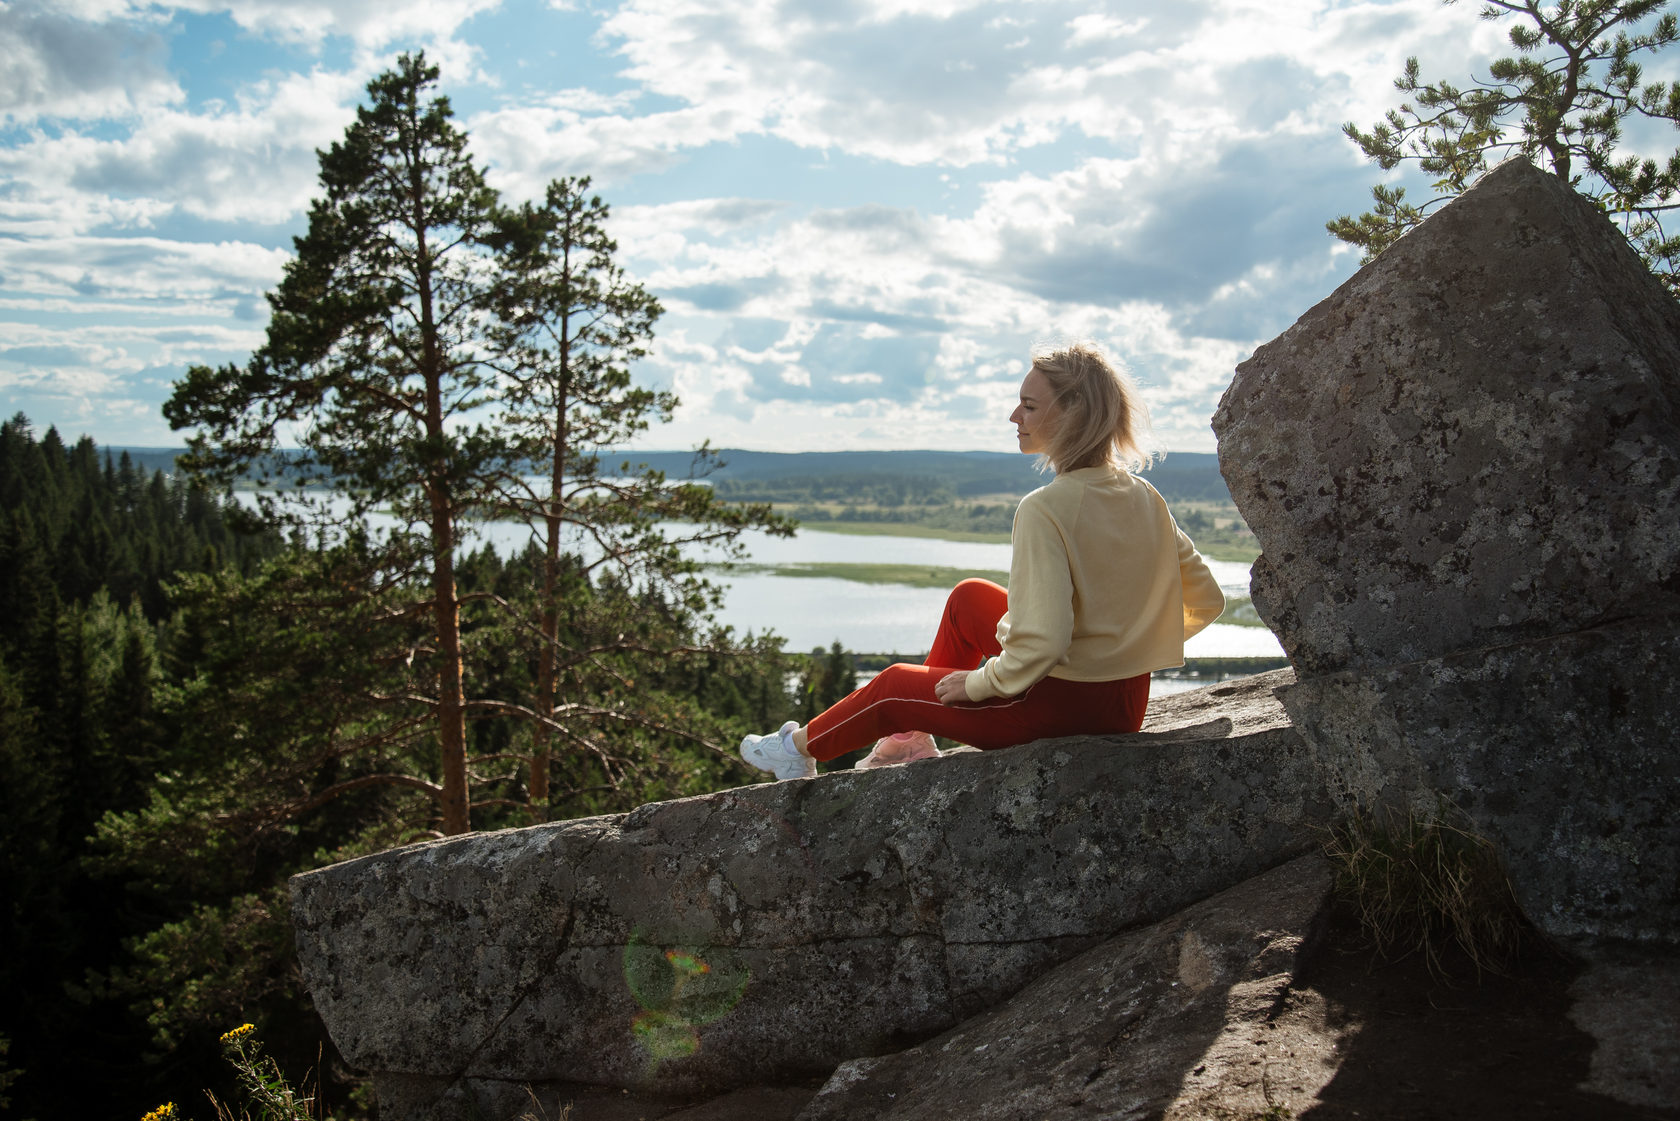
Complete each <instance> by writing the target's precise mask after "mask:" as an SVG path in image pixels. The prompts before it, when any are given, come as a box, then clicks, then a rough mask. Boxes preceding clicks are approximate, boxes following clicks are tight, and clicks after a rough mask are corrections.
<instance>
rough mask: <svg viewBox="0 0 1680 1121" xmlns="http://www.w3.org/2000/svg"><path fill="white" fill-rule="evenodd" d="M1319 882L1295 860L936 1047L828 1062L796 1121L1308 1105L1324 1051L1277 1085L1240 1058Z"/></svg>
mask: <svg viewBox="0 0 1680 1121" xmlns="http://www.w3.org/2000/svg"><path fill="white" fill-rule="evenodd" d="M1330 878H1331V877H1330V869H1329V866H1328V865H1327V864H1326V862H1325V861H1324V859H1323V858H1322V857H1320V856H1303V857H1299V858H1297V859H1296V860H1294V861H1292V862H1290V863H1289V864H1286V865H1283V866H1282V867H1280V868H1277V869H1275V870H1273V871H1271V872H1268V873H1266V874H1265V875H1263V876H1257V877H1256V878H1254V879H1253V880H1250V881H1248V882H1247V883H1244V884H1240V885H1238V886H1237V887H1234V888H1231V889H1230V890H1228V891H1224V892H1221V893H1220V894H1219V895H1216V896H1214V897H1213V898H1211V899H1208V900H1205V901H1204V902H1202V903H1198V904H1196V905H1195V906H1194V907H1190V908H1188V909H1186V910H1185V911H1183V912H1181V913H1179V914H1177V915H1174V916H1173V917H1172V918H1170V919H1168V920H1166V921H1163V922H1161V923H1157V924H1155V925H1152V926H1149V927H1145V928H1143V929H1141V930H1138V931H1135V932H1132V933H1129V934H1126V935H1122V936H1120V937H1118V938H1115V939H1113V940H1111V941H1109V942H1105V943H1104V944H1102V945H1101V946H1098V947H1096V948H1094V949H1091V950H1088V951H1086V952H1085V953H1084V954H1081V955H1080V956H1079V957H1077V958H1075V959H1074V960H1073V961H1071V962H1068V963H1067V964H1065V965H1062V966H1059V967H1057V968H1056V969H1055V970H1053V971H1052V972H1050V973H1048V974H1046V975H1045V976H1044V977H1042V978H1040V979H1039V980H1037V981H1035V982H1034V983H1033V984H1032V985H1030V986H1029V987H1028V988H1026V989H1025V990H1023V991H1022V992H1021V993H1020V994H1018V995H1017V996H1015V997H1013V998H1011V999H1010V1000H1009V1001H1008V1002H1007V1003H1005V1004H1003V1005H1001V1006H1000V1007H998V1008H996V1009H994V1010H992V1011H989V1012H987V1013H985V1014H984V1015H982V1016H977V1017H975V1018H974V1019H973V1020H970V1021H969V1022H967V1023H965V1024H963V1025H961V1026H960V1027H958V1028H956V1029H955V1030H953V1031H950V1032H947V1033H945V1034H944V1035H941V1036H939V1037H938V1038H936V1039H932V1040H929V1041H928V1042H927V1043H924V1044H922V1045H920V1046H918V1047H915V1048H912V1049H910V1050H908V1051H904V1052H901V1053H899V1054H896V1055H890V1056H885V1057H882V1058H868V1059H854V1060H852V1061H851V1062H848V1063H845V1064H842V1065H841V1067H840V1068H839V1069H838V1070H836V1071H835V1072H834V1076H833V1077H832V1078H830V1079H829V1081H828V1083H827V1084H826V1085H825V1086H824V1087H823V1089H822V1092H821V1093H819V1094H818V1095H817V1097H816V1098H815V1100H814V1101H812V1103H811V1104H810V1106H809V1107H808V1108H806V1109H805V1110H804V1111H803V1112H801V1113H800V1114H799V1121H1019V1119H1022V1118H1029V1117H1030V1118H1068V1119H1070V1121H1072V1119H1075V1118H1105V1119H1109V1121H1122V1119H1137V1121H1143V1119H1146V1118H1157V1117H1160V1116H1162V1114H1163V1112H1165V1111H1166V1110H1167V1109H1168V1108H1169V1107H1170V1106H1172V1105H1173V1104H1174V1103H1175V1102H1176V1103H1180V1104H1181V1105H1184V1106H1193V1105H1194V1104H1196V1103H1197V1102H1198V1101H1200V1100H1201V1099H1203V1098H1204V1096H1205V1097H1206V1098H1209V1099H1211V1100H1212V1102H1215V1103H1217V1105H1218V1107H1220V1108H1218V1109H1207V1110H1205V1111H1203V1110H1196V1109H1190V1108H1186V1109H1184V1111H1183V1113H1182V1114H1181V1115H1185V1116H1198V1117H1209V1116H1248V1117H1261V1116H1264V1115H1265V1114H1266V1112H1267V1110H1268V1108H1270V1106H1271V1104H1272V1102H1273V1101H1275V1100H1276V1099H1278V1098H1283V1099H1285V1100H1288V1101H1290V1102H1291V1103H1292V1104H1294V1103H1300V1102H1304V1101H1311V1100H1312V1098H1313V1096H1314V1095H1315V1094H1316V1093H1317V1091H1318V1090H1319V1088H1320V1087H1322V1086H1323V1085H1324V1084H1325V1083H1327V1082H1328V1081H1330V1078H1331V1076H1332V1075H1334V1074H1335V1071H1336V1050H1335V1046H1334V1042H1333V1041H1326V1044H1327V1045H1326V1046H1323V1047H1321V1048H1318V1049H1316V1050H1315V1052H1314V1053H1313V1054H1312V1055H1311V1056H1302V1057H1300V1058H1299V1059H1297V1061H1295V1062H1294V1063H1292V1064H1291V1067H1290V1071H1289V1077H1287V1078H1280V1077H1279V1075H1278V1072H1276V1071H1275V1070H1274V1071H1270V1072H1268V1070H1267V1069H1266V1067H1265V1066H1262V1065H1261V1064H1258V1063H1256V1062H1255V1060H1256V1058H1263V1059H1266V1060H1268V1061H1269V1062H1270V1061H1275V1060H1276V1056H1273V1055H1270V1054H1266V1053H1265V1052H1263V1051H1262V1052H1258V1053H1257V1052H1256V1049H1255V1048H1256V1044H1261V1039H1260V1038H1257V1037H1260V1036H1263V1035H1264V1030H1263V1029H1264V1028H1265V1026H1266V1025H1267V1022H1268V1021H1269V1020H1270V1019H1271V1018H1272V1017H1273V1016H1274V1015H1275V1014H1276V1012H1277V1009H1278V1006H1279V1004H1280V1003H1281V1002H1282V1001H1283V1000H1284V999H1285V998H1286V997H1287V996H1288V994H1289V991H1290V987H1291V986H1292V984H1293V983H1294V980H1295V976H1296V973H1297V972H1298V970H1299V967H1300V965H1301V964H1302V960H1303V950H1308V949H1310V948H1311V939H1312V937H1313V936H1314V934H1315V933H1316V932H1317V930H1318V929H1319V927H1320V925H1321V920H1322V914H1323V905H1324V903H1325V900H1326V898H1327V896H1328V895H1329V890H1330ZM1261 1045H1262V1046H1263V1044H1261ZM1268 1073H1270V1074H1271V1076H1272V1078H1271V1081H1270V1084H1268V1079H1267V1075H1268ZM1202 1104H1204V1105H1206V1104H1208V1103H1207V1102H1203V1103H1202Z"/></svg>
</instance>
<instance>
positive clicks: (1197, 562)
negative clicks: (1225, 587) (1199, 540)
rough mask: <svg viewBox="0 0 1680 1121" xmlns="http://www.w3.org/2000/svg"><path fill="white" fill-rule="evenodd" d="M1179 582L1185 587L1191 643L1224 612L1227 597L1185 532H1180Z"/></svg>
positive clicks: (1186, 625)
mask: <svg viewBox="0 0 1680 1121" xmlns="http://www.w3.org/2000/svg"><path fill="white" fill-rule="evenodd" d="M1178 578H1179V581H1180V582H1181V583H1182V584H1183V585H1184V637H1185V639H1186V640H1188V639H1189V638H1190V636H1191V635H1193V634H1196V633H1197V632H1199V631H1200V630H1201V629H1202V628H1204V627H1206V626H1207V625H1208V624H1209V623H1211V622H1213V621H1214V620H1215V619H1217V618H1219V616H1220V614H1221V613H1223V612H1224V610H1225V593H1224V592H1222V591H1220V590H1219V581H1218V580H1217V579H1215V578H1214V575H1213V572H1212V571H1211V570H1210V569H1209V568H1208V566H1207V562H1206V561H1204V560H1202V554H1200V553H1198V552H1197V551H1196V545H1195V543H1194V542H1192V541H1191V540H1190V538H1189V537H1188V536H1187V535H1186V534H1185V532H1184V531H1183V530H1182V529H1180V530H1179V531H1178Z"/></svg>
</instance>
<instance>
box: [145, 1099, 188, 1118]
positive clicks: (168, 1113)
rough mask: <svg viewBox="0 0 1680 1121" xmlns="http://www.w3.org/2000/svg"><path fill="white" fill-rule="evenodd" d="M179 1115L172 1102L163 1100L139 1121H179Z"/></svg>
mask: <svg viewBox="0 0 1680 1121" xmlns="http://www.w3.org/2000/svg"><path fill="white" fill-rule="evenodd" d="M180 1116H181V1115H180V1114H179V1113H176V1112H175V1103H174V1102H164V1103H163V1104H162V1105H160V1106H158V1107H157V1108H156V1109H154V1110H152V1111H151V1112H150V1113H148V1114H146V1116H144V1117H142V1118H141V1119H140V1121H179V1119H180Z"/></svg>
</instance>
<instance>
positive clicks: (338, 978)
mask: <svg viewBox="0 0 1680 1121" xmlns="http://www.w3.org/2000/svg"><path fill="white" fill-rule="evenodd" d="M1290 680H1291V675H1290V673H1289V671H1287V670H1285V671H1277V672H1274V673H1271V674H1262V675H1257V676H1255V677H1252V678H1247V679H1244V680H1243V681H1240V682H1232V683H1229V684H1228V685H1224V686H1219V687H1213V688H1209V689H1204V690H1199V691H1196V692H1193V693H1187V694H1180V695H1179V696H1177V697H1168V698H1163V699H1161V700H1160V701H1159V702H1158V703H1157V704H1155V705H1154V706H1152V713H1151V720H1150V723H1149V724H1148V725H1146V726H1147V727H1148V728H1149V729H1150V730H1149V731H1147V732H1143V733H1139V734H1137V735H1134V736H1127V737H1108V738H1075V739H1062V740H1051V741H1041V742H1038V743H1034V744H1028V745H1024V746H1022V747H1018V748H1013V749H1010V750H1006V751H1001V752H987V753H983V754H970V755H955V756H951V757H948V758H945V759H941V760H937V761H934V760H930V761H926V762H922V763H917V764H911V765H908V766H902V767H894V768H887V769H883V770H878V771H869V772H837V773H833V774H829V775H824V776H822V777H820V778H817V779H815V780H810V781H799V782H784V783H775V784H766V785H760V786H752V787H746V788H742V789H738V790H731V791H724V792H720V793H717V794H711V795H706V796H703V797H697V798H690V799H685V800H681V801H675V802H666V803H659V804H655V805H650V806H644V807H642V808H640V809H638V810H635V811H634V812H632V813H628V814H623V815H617V816H612V817H601V818H591V819H585V820H581V821H573V822H565V823H559V824H554V825H548V826H536V827H531V828H528V829H519V830H508V831H505V832H500V833H489V834H474V835H469V836H465V837H460V838H453V839H450V840H447V841H439V842H432V843H427V844H422V845H414V846H409V847H406V848H402V849H396V850H392V851H390V852H385V853H380V854H377V855H373V856H369V857H365V858H362V859H359V860H354V861H348V862H345V863H343V864H338V865H334V866H332V867H329V868H324V869H320V870H317V871H314V872H309V873H305V874H303V875H300V876H297V877H295V878H294V879H293V881H292V901H293V914H294V922H295V926H296V932H297V942H298V956H299V960H300V963H301V965H302V969H303V975H304V980H305V983H306V985H307V986H308V988H309V990H310V992H311V994H312V996H313V999H314V1003H315V1007H316V1009H317V1010H318V1011H319V1013H320V1015H321V1017H322V1019H323V1020H324V1021H325V1023H326V1025H327V1028H328V1030H329V1031H330V1032H331V1033H332V1036H333V1039H334V1041H335V1043H336V1044H337V1045H338V1047H339V1050H340V1053H341V1054H342V1055H343V1057H344V1059H345V1060H346V1061H347V1062H349V1063H350V1064H352V1065H353V1066H355V1067H357V1068H360V1069H362V1070H366V1071H370V1072H372V1074H373V1077H374V1081H375V1086H376V1089H377V1090H378V1093H379V1096H380V1101H381V1116H382V1117H385V1118H388V1119H389V1118H413V1119H416V1121H418V1119H421V1118H427V1119H434V1118H435V1119H438V1121H445V1119H452V1118H456V1117H463V1118H464V1117H469V1116H483V1117H489V1118H502V1117H509V1118H511V1117H514V1116H517V1114H518V1113H519V1112H520V1111H521V1110H522V1109H524V1108H526V1107H528V1106H529V1104H530V1102H529V1099H528V1097H527V1095H528V1093H529V1092H530V1091H528V1089H527V1088H528V1087H535V1088H536V1091H537V1092H539V1093H545V1092H548V1091H549V1090H553V1089H555V1088H557V1087H560V1086H579V1085H580V1084H581V1085H588V1086H593V1087H597V1088H606V1089H607V1091H608V1092H610V1090H611V1088H618V1089H620V1090H623V1091H634V1092H635V1094H636V1095H638V1097H640V1098H642V1099H643V1100H653V1099H657V1098H659V1097H661V1096H680V1097H687V1098H689V1099H690V1100H693V1099H694V1098H695V1097H698V1096H701V1095H708V1096H709V1095H716V1094H721V1093H725V1092H728V1091H732V1090H743V1089H744V1088H748V1087H755V1086H762V1085H766V1084H783V1085H786V1084H788V1083H790V1082H798V1081H799V1079H801V1078H815V1079H821V1078H823V1077H826V1076H827V1075H828V1074H829V1073H830V1072H832V1071H834V1070H835V1068H836V1067H837V1066H838V1065H840V1064H841V1063H844V1062H847V1061H848V1060H854V1059H859V1058H865V1057H870V1056H880V1055H886V1054H891V1053H894V1052H898V1051H903V1050H904V1049H906V1048H908V1047H911V1046H913V1045H915V1044H916V1043H918V1042H920V1041H922V1040H926V1039H928V1038H930V1037H933V1036H935V1035H938V1034H939V1033H941V1032H944V1031H948V1030H950V1029H951V1028H953V1027H955V1026H956V1025H958V1024H960V1023H962V1022H963V1021H965V1020H968V1019H969V1018H971V1017H972V1016H974V1015H976V1014H978V1013H980V1012H982V1011H984V1010H986V1009H989V1008H993V1007H995V1006H997V1005H999V1004H1000V1003H1001V1002H1002V1001H1004V1000H1005V999H1007V998H1008V997H1009V996H1011V995H1012V994H1014V993H1015V992H1017V991H1018V990H1020V989H1021V988H1022V987H1023V986H1025V985H1027V984H1028V983H1030V982H1032V981H1033V980H1034V979H1036V978H1038V977H1040V976H1042V975H1043V974H1045V973H1046V972H1047V971H1049V970H1050V969H1051V968H1053V967H1054V966H1056V965H1058V964H1060V963H1061V962H1064V961H1067V960H1068V959H1070V958H1073V957H1075V956H1076V955H1078V954H1080V953H1083V952H1085V951H1087V950H1090V949H1091V948H1092V947H1094V946H1097V945H1099V944H1102V943H1105V942H1107V941H1108V940H1109V939H1111V938H1113V937H1115V936H1116V935H1119V934H1123V933H1125V932H1127V931H1132V930H1136V929H1138V928H1140V927H1142V926H1145V925H1147V924H1149V923H1153V922H1156V921H1159V920H1161V919H1164V918H1166V917H1168V916H1171V915H1173V914H1175V913H1177V912H1179V911H1182V910H1184V909H1185V908H1188V907H1191V906H1193V905H1195V904H1197V903H1199V902H1201V901H1204V900H1207V899H1208V898H1210V897H1212V896H1214V895H1217V894H1218V893H1220V892H1221V891H1224V890H1226V889H1228V888H1231V887H1233V886H1234V885H1237V884H1240V883H1243V882H1245V881H1247V880H1250V879H1251V878H1253V877H1255V876H1258V875H1261V874H1262V873H1265V872H1268V871H1269V870H1271V869H1274V868H1277V867H1279V866H1280V865H1283V864H1286V863H1288V862H1289V861H1291V860H1292V859H1294V858H1295V857H1297V856H1299V855H1301V854H1303V853H1306V852H1308V851H1311V850H1313V849H1314V848H1315V847H1316V846H1317V845H1318V844H1319V842H1320V841H1321V839H1322V834H1321V832H1320V831H1321V829H1322V827H1323V826H1325V825H1326V824H1327V823H1328V821H1329V819H1330V813H1331V803H1330V800H1329V799H1328V797H1327V796H1325V794H1324V793H1323V792H1322V790H1321V785H1322V783H1321V780H1320V779H1319V777H1318V775H1319V774H1320V769H1319V768H1320V764H1319V763H1318V762H1316V761H1315V760H1314V759H1313V758H1311V757H1310V755H1309V753H1308V752H1307V750H1306V749H1305V748H1304V746H1303V744H1302V741H1301V739H1300V737H1299V736H1298V735H1297V734H1296V732H1295V731H1294V729H1293V727H1292V726H1291V724H1290V722H1289V720H1288V717H1287V716H1286V715H1285V713H1284V711H1283V709H1282V706H1281V705H1280V704H1279V702H1278V700H1277V697H1276V691H1277V689H1278V687H1280V686H1282V685H1285V684H1287V683H1288V682H1289V681H1290ZM1210 968H1211V966H1210ZM545 1087H546V1088H548V1089H547V1090H545ZM755 1092H757V1091H755ZM574 1116H576V1115H574Z"/></svg>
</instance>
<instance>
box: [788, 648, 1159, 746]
mask: <svg viewBox="0 0 1680 1121" xmlns="http://www.w3.org/2000/svg"><path fill="white" fill-rule="evenodd" d="M950 672H951V671H950V669H949V668H947V667H943V666H925V665H924V666H911V665H903V664H899V665H892V666H888V667H887V668H886V669H884V670H882V671H881V672H880V674H878V675H877V676H876V677H875V679H874V680H873V681H871V682H869V684H867V685H865V686H864V687H863V688H861V689H859V690H857V691H856V692H855V693H852V694H851V695H850V696H847V697H844V698H842V699H841V700H840V701H839V702H838V703H836V704H835V705H834V706H833V707H832V708H829V709H828V710H827V711H825V712H823V713H821V714H819V715H818V716H816V717H815V718H813V719H812V721H811V722H810V723H809V724H808V725H806V726H805V728H804V729H803V731H804V740H805V751H806V753H808V754H809V755H810V756H811V757H812V758H813V759H822V760H827V759H834V758H838V757H839V756H841V755H844V754H846V752H848V751H856V750H857V749H858V748H861V747H867V746H869V745H870V744H872V743H874V742H875V741H876V740H878V739H880V738H881V737H882V736H886V735H891V734H892V733H894V732H901V731H905V730H907V729H911V728H914V729H916V730H917V731H922V732H928V733H930V734H932V735H936V736H945V737H947V738H949V739H954V740H957V741H959V742H961V743H966V744H971V745H973V746H975V747H978V748H981V749H982V750H990V749H992V748H999V747H1013V746H1014V745H1016V744H1019V743H1027V742H1029V741H1031V740H1037V739H1045V738H1046V737H1050V736H1076V735H1114V734H1117V733H1124V732H1135V731H1137V730H1138V729H1139V728H1141V727H1142V726H1143V714H1144V709H1145V708H1146V707H1147V706H1148V704H1149V675H1148V674H1146V673H1145V674H1139V675H1138V676H1136V677H1130V678H1126V679H1124V680H1121V681H1063V680H1062V679H1061V678H1057V677H1047V678H1045V679H1044V680H1042V681H1040V682H1038V683H1037V684H1036V685H1034V686H1032V687H1031V688H1030V689H1028V690H1027V691H1026V692H1024V693H1022V694H1021V695H1019V696H1016V697H997V698H993V699H991V700H986V701H981V702H980V703H978V704H957V705H947V704H943V703H941V702H940V700H939V698H938V697H936V696H935V695H934V691H933V689H934V686H935V685H936V684H937V683H938V682H939V679H940V678H942V677H944V676H945V675H946V674H947V673H950Z"/></svg>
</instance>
